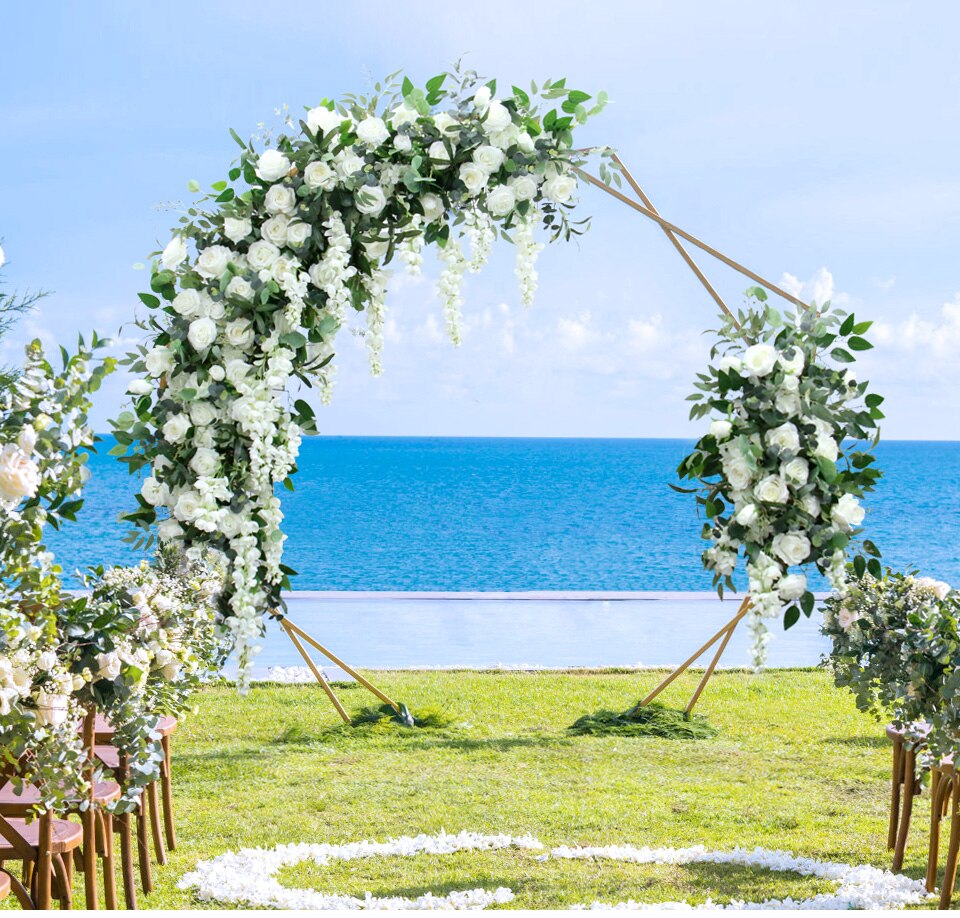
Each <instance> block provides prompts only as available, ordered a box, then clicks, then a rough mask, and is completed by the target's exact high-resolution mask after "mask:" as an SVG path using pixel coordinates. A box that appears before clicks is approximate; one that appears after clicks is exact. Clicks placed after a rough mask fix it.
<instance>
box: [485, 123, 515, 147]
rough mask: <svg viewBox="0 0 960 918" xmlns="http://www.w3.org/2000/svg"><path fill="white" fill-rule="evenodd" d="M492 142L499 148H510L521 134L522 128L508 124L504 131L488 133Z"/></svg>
mask: <svg viewBox="0 0 960 918" xmlns="http://www.w3.org/2000/svg"><path fill="white" fill-rule="evenodd" d="M487 136H488V139H489V140H490V143H492V144H493V145H494V146H495V147H496V148H497V149H498V150H509V149H510V147H512V146H513V145H514V144H515V143H516V142H517V138H518V137H519V136H520V128H518V127H517V126H516V125H515V124H510V125H507V127H506V128H504V129H503V130H502V131H495V132H492V133H490V134H488V135H487Z"/></svg>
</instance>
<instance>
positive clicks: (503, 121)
mask: <svg viewBox="0 0 960 918" xmlns="http://www.w3.org/2000/svg"><path fill="white" fill-rule="evenodd" d="M511 124H513V118H512V117H511V115H510V110H509V109H508V108H507V107H506V106H505V105H504V104H503V103H502V102H499V101H497V100H496V99H494V100H493V101H492V102H491V103H490V104H489V105H488V106H487V113H486V115H485V116H484V119H483V127H484V130H486V132H487V133H488V134H496V133H497V132H498V131H503V130H506V128H508V127H510V125H511Z"/></svg>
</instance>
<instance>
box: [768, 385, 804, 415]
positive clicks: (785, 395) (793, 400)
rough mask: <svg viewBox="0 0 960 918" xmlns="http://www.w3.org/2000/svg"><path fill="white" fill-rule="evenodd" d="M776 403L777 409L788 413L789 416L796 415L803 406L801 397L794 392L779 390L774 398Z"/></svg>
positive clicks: (782, 412)
mask: <svg viewBox="0 0 960 918" xmlns="http://www.w3.org/2000/svg"><path fill="white" fill-rule="evenodd" d="M787 379H796V377H795V376H788V377H787ZM774 405H775V406H776V409H777V411H779V412H780V413H781V414H785V415H787V417H796V416H797V415H798V414H800V411H801V410H802V408H803V406H802V405H801V404H800V397H799V396H798V395H796V394H795V393H793V392H778V393H777V397H776V398H775V399H774Z"/></svg>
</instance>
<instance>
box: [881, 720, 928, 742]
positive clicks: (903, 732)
mask: <svg viewBox="0 0 960 918" xmlns="http://www.w3.org/2000/svg"><path fill="white" fill-rule="evenodd" d="M929 732H930V724H924V723H915V724H910V726H909V727H905V728H900V727H895V726H894V725H893V724H887V739H891V740H893V741H894V742H897V741H899V742H901V743H902V742H903V741H904V740H906V739H907V738H908V736H912V737H916V738H917V739H921V738H923V737H925V736H926V735H927V734H928V733H929Z"/></svg>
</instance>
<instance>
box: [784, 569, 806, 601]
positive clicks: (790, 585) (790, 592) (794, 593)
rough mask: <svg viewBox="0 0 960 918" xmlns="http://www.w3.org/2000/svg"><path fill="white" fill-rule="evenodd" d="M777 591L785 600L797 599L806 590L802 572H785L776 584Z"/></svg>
mask: <svg viewBox="0 0 960 918" xmlns="http://www.w3.org/2000/svg"><path fill="white" fill-rule="evenodd" d="M777 592H778V593H779V594H780V598H781V599H782V600H784V601H785V602H792V601H793V600H794V599H799V598H800V597H801V596H803V594H804V593H806V592H807V578H806V577H805V576H804V575H803V574H787V576H786V577H783V578H781V580H780V583H779V584H778V585H777Z"/></svg>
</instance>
